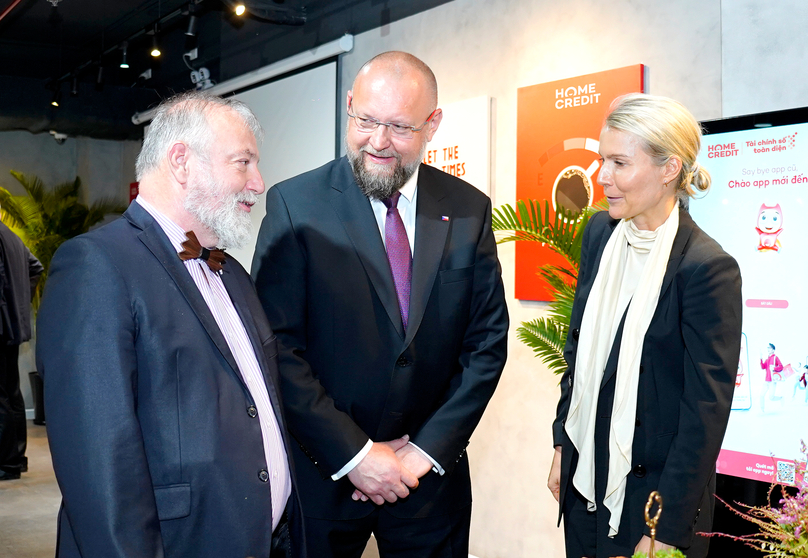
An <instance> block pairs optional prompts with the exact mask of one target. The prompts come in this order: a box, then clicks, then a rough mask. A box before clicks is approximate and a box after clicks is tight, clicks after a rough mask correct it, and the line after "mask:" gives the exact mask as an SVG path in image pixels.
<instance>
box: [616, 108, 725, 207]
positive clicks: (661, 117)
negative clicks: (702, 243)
mask: <svg viewBox="0 0 808 558" xmlns="http://www.w3.org/2000/svg"><path fill="white" fill-rule="evenodd" d="M604 127H606V128H610V129H612V130H618V131H621V132H625V133H628V134H632V135H634V136H636V137H637V138H638V139H639V140H640V143H641V144H642V146H643V149H644V150H645V152H646V153H648V155H649V156H650V157H651V158H652V159H653V160H654V161H655V162H656V164H657V165H659V166H662V165H664V164H666V163H667V162H668V161H669V160H670V159H671V158H672V157H677V158H678V159H679V160H680V161H682V170H681V172H680V173H679V176H678V177H677V178H676V179H675V180H674V181H675V182H676V184H675V186H676V195H677V197H678V198H679V204H680V205H682V206H683V207H687V203H688V200H689V198H691V197H693V196H695V195H696V192H697V191H700V192H706V191H707V190H708V189H709V188H710V181H711V179H710V173H708V172H707V171H706V170H705V169H704V168H702V167H701V166H700V165H699V164H698V163H697V162H696V157H698V155H699V151H700V150H701V125H700V124H699V123H698V121H697V120H696V119H695V117H694V116H693V115H692V114H691V113H690V111H689V110H687V108H685V106H684V105H683V104H682V103H680V102H679V101H674V100H673V99H669V98H668V97H660V96H656V95H646V94H644V93H630V94H628V95H623V96H622V97H618V98H617V99H615V100H614V102H613V103H612V106H611V107H610V112H609V115H608V116H607V117H606V122H605V123H604Z"/></svg>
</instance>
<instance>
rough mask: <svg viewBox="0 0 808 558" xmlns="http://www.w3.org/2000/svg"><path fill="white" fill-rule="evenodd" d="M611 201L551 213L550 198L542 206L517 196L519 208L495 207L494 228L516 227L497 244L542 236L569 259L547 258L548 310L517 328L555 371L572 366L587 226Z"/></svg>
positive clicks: (537, 239)
mask: <svg viewBox="0 0 808 558" xmlns="http://www.w3.org/2000/svg"><path fill="white" fill-rule="evenodd" d="M606 207H607V206H606V205H605V202H599V203H597V204H595V205H594V206H590V207H586V208H585V209H584V210H583V211H581V212H580V213H573V212H572V211H569V210H566V209H564V208H561V207H559V208H558V209H557V210H556V211H554V212H552V213H551V211H550V203H549V202H548V201H547V200H544V211H543V212H542V209H541V202H539V201H538V200H528V201H527V202H525V201H522V200H518V201H517V202H516V209H514V208H513V207H512V206H510V205H509V204H505V205H503V206H502V207H501V208H494V211H493V216H492V220H491V226H492V228H493V229H494V232H510V233H511V234H510V235H507V236H503V237H500V238H498V240H497V243H498V244H501V243H503V242H512V241H529V242H541V243H542V244H545V245H547V246H548V247H549V248H550V249H551V250H553V251H554V252H556V253H558V254H561V255H562V256H563V257H564V259H565V260H566V261H567V264H568V266H566V267H564V266H556V265H551V264H547V265H543V266H541V267H540V268H539V271H538V273H539V274H540V275H541V276H542V277H543V278H544V280H545V281H547V283H548V284H549V286H550V290H551V293H552V297H553V298H552V300H551V301H550V305H549V310H548V312H549V315H548V316H547V317H546V318H536V319H535V320H530V321H527V322H522V325H520V326H519V327H518V328H517V329H516V336H517V338H518V339H519V340H520V341H522V342H523V343H524V344H526V345H527V346H528V347H530V348H531V349H533V352H534V353H536V356H538V357H539V358H541V360H542V362H544V363H545V364H546V365H547V367H548V368H549V369H550V370H551V371H552V372H553V373H555V374H562V373H563V372H564V370H566V368H567V363H566V361H565V360H564V344H565V343H566V340H567V331H568V330H569V323H570V316H571V314H572V302H573V299H574V298H575V285H576V284H577V281H578V268H579V266H580V263H581V241H582V239H583V231H584V228H585V227H586V224H587V223H588V222H589V218H590V217H591V216H592V215H593V214H594V213H596V212H597V211H600V210H602V209H605V208H606Z"/></svg>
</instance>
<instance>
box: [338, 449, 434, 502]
mask: <svg viewBox="0 0 808 558" xmlns="http://www.w3.org/2000/svg"><path fill="white" fill-rule="evenodd" d="M396 457H398V459H399V461H401V464H402V465H403V466H404V467H406V468H407V469H409V471H410V472H411V473H412V474H413V475H415V476H416V477H418V478H419V479H420V478H421V477H423V476H424V475H425V474H427V473H428V472H429V471H431V470H432V463H431V462H430V461H429V459H427V458H426V457H424V456H423V454H422V453H421V452H420V451H418V450H417V449H415V447H413V445H412V444H406V445H405V446H402V447H401V448H399V449H398V450H397V451H396ZM352 498H353V500H354V501H356V500H361V501H363V502H367V501H368V497H367V496H366V495H365V494H363V493H362V491H360V490H359V489H357V490H354V493H353V496H352Z"/></svg>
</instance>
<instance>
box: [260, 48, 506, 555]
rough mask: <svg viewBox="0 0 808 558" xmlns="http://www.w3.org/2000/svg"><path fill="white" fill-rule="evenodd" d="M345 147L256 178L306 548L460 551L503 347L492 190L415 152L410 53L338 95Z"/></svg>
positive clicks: (415, 99) (267, 301)
mask: <svg viewBox="0 0 808 558" xmlns="http://www.w3.org/2000/svg"><path fill="white" fill-rule="evenodd" d="M346 108H347V112H348V117H349V118H348V126H347V131H346V142H345V143H346V150H347V157H343V158H340V159H337V160H335V161H333V162H331V163H328V164H326V165H325V166H323V167H320V168H318V169H316V170H313V171H310V172H308V173H305V174H303V175H300V176H298V177H295V178H292V179H291V180H287V181H286V182H282V183H280V184H278V185H276V186H274V187H273V188H271V189H270V190H269V191H268V193H267V216H266V218H265V219H264V221H263V223H262V225H261V230H260V233H259V235H258V243H257V248H256V252H255V258H254V261H253V267H252V273H253V277H254V279H255V281H256V287H257V289H258V295H259V297H260V298H261V302H262V303H263V305H264V309H265V310H266V311H267V316H268V317H269V321H270V324H272V327H273V329H274V330H275V331H276V333H277V334H278V337H279V339H280V340H281V342H282V346H283V349H282V351H281V355H280V362H281V389H282V392H283V396H284V406H285V408H286V410H287V413H288V417H289V428H290V431H291V432H292V435H293V437H294V438H295V439H296V440H297V442H298V446H297V447H296V448H294V449H293V453H294V454H295V467H296V471H297V474H298V478H299V479H300V482H301V500H302V502H303V507H304V511H305V513H306V528H307V542H308V545H309V551H310V552H312V554H313V555H316V556H317V557H318V558H328V557H332V556H333V557H340V558H346V557H354V556H355V557H358V556H360V555H361V554H362V551H363V549H364V547H365V545H366V543H367V541H368V539H369V537H370V535H371V532H372V533H375V536H376V541H377V543H378V545H379V550H380V554H381V556H382V557H385V558H389V557H393V556H402V557H405V556H406V557H412V556H418V557H450V556H451V557H460V556H462V557H463V558H466V556H467V555H468V538H469V524H470V517H471V483H470V478H469V464H468V458H467V456H466V452H465V448H466V446H467V445H468V441H469V437H470V436H471V434H472V432H473V431H474V428H475V427H476V426H477V423H478V422H479V420H480V418H481V416H482V414H483V411H484V410H485V407H486V405H487V403H488V401H489V399H490V398H491V396H492V395H493V393H494V389H495V388H496V385H497V382H498V380H499V377H500V374H501V373H502V369H503V366H504V364H505V357H506V341H507V330H508V315H507V308H506V305H505V297H504V292H503V285H502V279H501V269H500V265H499V261H498V259H497V254H496V245H495V242H494V236H493V233H492V231H491V202H490V200H489V199H488V197H486V196H485V195H484V194H482V193H481V192H480V191H478V190H476V189H475V188H473V187H472V186H471V185H469V184H467V183H465V182H463V181H462V180H460V179H458V178H455V177H454V176H450V175H448V174H446V173H443V172H441V171H439V170H437V169H435V168H433V167H430V166H427V165H421V160H422V159H423V155H424V152H425V148H426V145H427V142H429V141H430V140H431V139H432V137H433V135H434V134H435V132H436V131H437V129H438V125H439V124H440V121H441V116H442V113H441V110H440V109H439V108H437V84H436V82H435V77H434V75H433V74H432V71H431V70H430V69H429V67H427V66H426V65H425V64H424V63H423V62H422V61H420V60H419V59H417V58H415V57H414V56H412V55H410V54H407V53H403V52H387V53H384V54H380V55H378V56H377V57H375V58H374V59H372V60H370V61H369V62H367V63H366V64H365V65H364V66H362V68H361V69H360V71H359V74H358V75H357V77H356V80H355V81H354V83H353V87H352V89H351V91H349V92H348V96H347V107H346Z"/></svg>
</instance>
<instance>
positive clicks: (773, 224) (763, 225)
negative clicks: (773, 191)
mask: <svg viewBox="0 0 808 558" xmlns="http://www.w3.org/2000/svg"><path fill="white" fill-rule="evenodd" d="M755 229H756V230H757V232H758V235H759V242H758V247H757V249H758V252H779V251H780V248H781V244H780V241H779V240H777V237H778V236H780V233H781V232H783V210H782V209H780V204H779V203H778V204H775V205H767V204H765V203H763V204H761V206H760V211H758V218H757V227H755Z"/></svg>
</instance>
